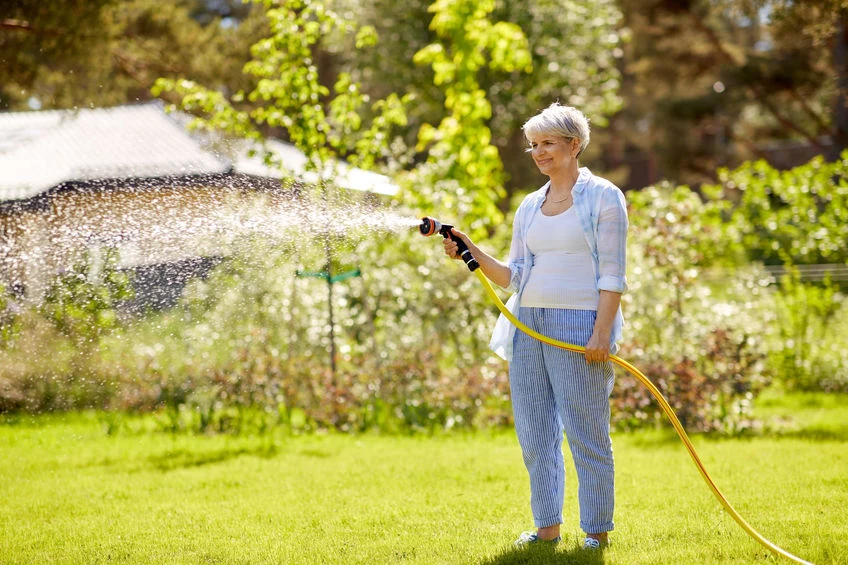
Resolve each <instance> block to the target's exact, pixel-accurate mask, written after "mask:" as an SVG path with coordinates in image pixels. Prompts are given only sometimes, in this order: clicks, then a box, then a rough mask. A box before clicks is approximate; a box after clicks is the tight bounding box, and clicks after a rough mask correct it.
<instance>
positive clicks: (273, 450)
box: [147, 444, 278, 471]
mask: <svg viewBox="0 0 848 565" xmlns="http://www.w3.org/2000/svg"><path fill="white" fill-rule="evenodd" d="M277 451H278V449H277V446H276V445H274V444H266V445H261V446H258V447H251V448H248V447H240V448H237V449H233V448H225V449H216V450H213V451H191V450H187V449H179V450H175V451H168V452H166V453H162V454H160V455H153V456H151V457H148V458H147V461H148V463H150V464H151V465H152V466H153V467H155V468H156V469H158V470H160V471H173V470H175V469H186V468H189V467H201V466H203V465H212V464H214V463H221V462H224V461H229V460H230V459H235V458H236V457H241V456H243V455H248V456H253V457H260V458H262V459H270V458H272V457H274V456H276V455H277Z"/></svg>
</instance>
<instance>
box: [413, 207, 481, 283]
mask: <svg viewBox="0 0 848 565" xmlns="http://www.w3.org/2000/svg"><path fill="white" fill-rule="evenodd" d="M451 229H453V226H451V225H449V224H443V223H441V222H440V221H439V220H437V219H435V218H430V217H428V216H424V217H423V218H421V225H419V226H418V231H420V232H421V235H424V236H431V235H433V234H435V233H439V234H441V236H442V237H444V238H445V239H447V238H451V239H452V240H453V241H455V242H456V245H457V252H458V253H459V257H460V258H461V259H462V260H463V261H465V264H466V266H468V270H469V271H474V270H476V269H477V268H478V267H480V264H479V263H478V262H477V259H475V258H474V256H473V255H471V251H470V250H469V249H468V246H467V245H465V242H464V241H462V240H461V239H460V238H458V237H456V236H455V235H454V234H453V232H451Z"/></svg>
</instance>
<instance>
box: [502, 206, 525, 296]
mask: <svg viewBox="0 0 848 565" xmlns="http://www.w3.org/2000/svg"><path fill="white" fill-rule="evenodd" d="M527 209H528V202H527V199H525V200H523V201H522V203H521V205H520V206H519V207H518V210H516V211H515V219H514V220H513V223H512V243H510V246H509V259H508V260H507V265H508V266H509V286H508V287H506V288H507V290H509V291H510V292H518V289H519V288H520V287H521V278H522V276H523V275H524V269H525V264H526V263H525V254H526V253H527V243H526V242H525V240H524V231H525V230H524V229H523V225H524V223H525V222H526V221H527V219H526V217H525V216H526V214H527Z"/></svg>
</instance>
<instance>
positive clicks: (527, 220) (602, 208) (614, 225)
mask: <svg viewBox="0 0 848 565" xmlns="http://www.w3.org/2000/svg"><path fill="white" fill-rule="evenodd" d="M548 186H550V181H548V182H547V183H546V184H545V185H544V186H543V187H542V188H540V189H539V190H537V191H535V192H532V193H530V194H528V195H527V196H526V197H525V198H524V200H523V201H522V202H521V204H520V205H519V206H518V210H516V212H515V219H514V221H513V226H512V244H511V245H510V250H509V260H508V262H507V265H508V266H509V271H510V281H509V286H508V287H507V290H511V291H513V292H514V294H513V295H512V297H510V299H509V301H508V302H507V307H508V308H509V310H510V311H511V312H512V313H513V314H517V313H518V309H519V308H520V306H521V293H522V292H523V290H524V287H525V285H526V284H527V281H528V280H529V278H530V269H531V268H532V267H533V253H532V252H531V251H530V249H529V248H528V246H527V233H528V231H529V230H530V224H531V223H532V222H533V219H534V218H535V217H536V214H538V213H539V211H540V209H541V207H542V203H543V202H544V201H545V194H546V193H547V190H548ZM571 193H572V197H573V199H574V204H573V206H574V207H575V209H576V210H577V214H578V216H579V217H580V225H581V226H582V228H583V234H584V236H585V237H586V243H587V244H588V245H589V249H590V251H591V252H592V259H593V266H594V268H595V273H594V275H595V281H596V285H597V288H598V290H599V291H600V290H608V291H611V292H619V293H623V292H624V291H626V290H627V277H626V276H625V269H626V263H627V226H628V221H627V203H626V202H625V200H624V194H623V193H622V192H621V190H619V188H618V187H617V186H615V185H614V184H612V183H611V182H609V181H608V180H606V179H603V178H601V177H597V176H595V175H593V174H592V173H591V171H589V169H587V168H586V167H581V168H580V171H579V175H578V177H577V182H576V183H575V185H574V188H573V189H572V192H571ZM623 324H624V318H623V317H622V314H621V307H619V309H618V312H617V313H616V316H615V321H614V323H613V329H612V335H611V336H610V342H611V343H610V345H611V347H612V346H613V345H614V344H615V343H616V342H617V341H619V340H620V339H621V333H622V326H623ZM513 335H515V326H513V325H512V324H511V323H510V322H509V320H508V319H507V318H506V316H504V315H503V314H501V315H500V317H499V318H498V322H497V324H496V325H495V330H494V332H493V333H492V339H491V341H490V343H489V347H490V348H491V349H492V351H494V352H495V353H496V354H497V355H498V356H499V357H501V358H503V359H506V360H507V361H510V360H511V359H512V338H513ZM575 345H585V344H582V343H578V344H575Z"/></svg>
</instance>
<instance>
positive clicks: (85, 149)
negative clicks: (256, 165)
mask: <svg viewBox="0 0 848 565" xmlns="http://www.w3.org/2000/svg"><path fill="white" fill-rule="evenodd" d="M0 139H2V140H3V141H2V142H0V200H26V199H29V198H32V197H35V196H38V195H39V194H41V193H43V192H46V191H47V190H49V189H51V188H53V187H55V186H57V185H59V184H62V183H65V182H71V181H93V180H98V179H116V178H136V179H137V178H151V177H163V176H184V175H192V174H215V173H223V172H226V171H228V170H230V169H231V168H232V165H231V163H229V162H228V161H226V160H224V159H221V158H219V157H216V156H215V155H213V154H211V153H209V152H207V151H204V150H203V149H202V148H201V146H200V144H199V143H198V141H196V140H195V139H194V138H192V137H191V136H189V135H188V134H187V133H186V131H185V129H184V127H183V126H182V125H181V124H179V123H178V122H177V120H176V119H174V118H172V117H170V116H168V115H167V114H165V112H164V110H163V108H162V106H161V105H160V104H140V105H134V106H118V107H115V108H104V109H81V110H75V111H74V110H53V111H45V112H20V113H6V114H0Z"/></svg>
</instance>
